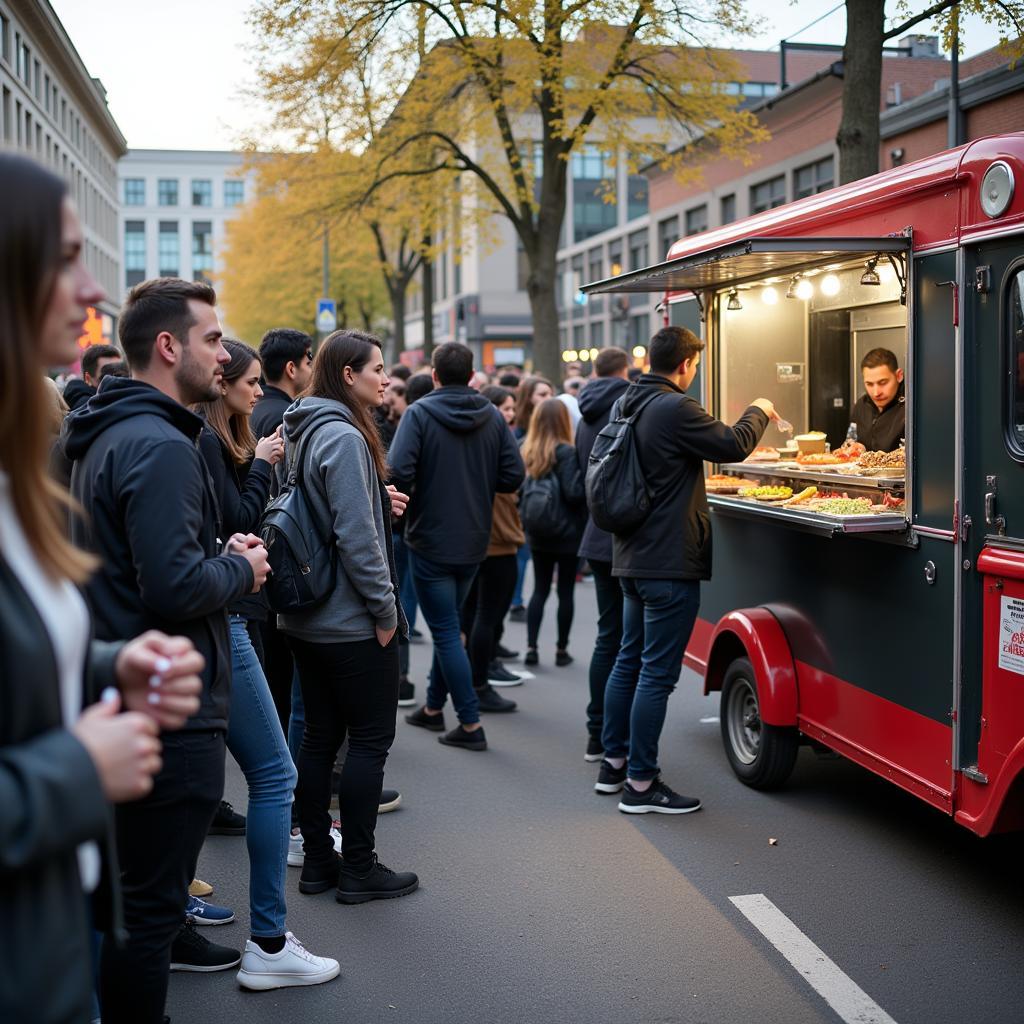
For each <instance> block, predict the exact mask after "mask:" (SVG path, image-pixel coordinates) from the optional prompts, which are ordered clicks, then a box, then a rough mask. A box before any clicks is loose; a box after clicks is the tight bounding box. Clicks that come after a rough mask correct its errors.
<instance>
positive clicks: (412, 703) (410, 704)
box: [398, 697, 416, 708]
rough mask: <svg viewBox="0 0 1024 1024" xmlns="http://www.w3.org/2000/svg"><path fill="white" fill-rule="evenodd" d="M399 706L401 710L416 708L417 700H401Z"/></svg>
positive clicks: (410, 698)
mask: <svg viewBox="0 0 1024 1024" xmlns="http://www.w3.org/2000/svg"><path fill="white" fill-rule="evenodd" d="M398 706H399V707H400V708H414V707H416V698H415V697H409V698H408V699H407V700H400V701H399V702H398Z"/></svg>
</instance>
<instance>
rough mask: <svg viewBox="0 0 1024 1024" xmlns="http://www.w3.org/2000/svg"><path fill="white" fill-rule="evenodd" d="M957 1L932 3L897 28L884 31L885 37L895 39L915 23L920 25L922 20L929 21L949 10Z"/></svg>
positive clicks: (944, 0) (949, 0)
mask: <svg viewBox="0 0 1024 1024" xmlns="http://www.w3.org/2000/svg"><path fill="white" fill-rule="evenodd" d="M955 3H956V0H940V2H939V3H937V4H932V5H931V7H929V8H928V9H927V10H926V11H922V12H921V13H920V14H915V15H914V16H913V17H912V18H908V19H907V20H906V21H905V22H903V24H902V25H897V26H896V28H892V29H889V31H888V32H883V33H882V38H883V39H894V38H895V37H896V36H900V35H903V33H904V32H906V31H907V29H910V28H913V27H914V26H915V25H919V24H920V23H921V22H922V21H927V20H928V19H929V18H934V17H935V16H936V15H937V14H941V13H942V12H943V11H945V10H948V9H949V8H950V7H952V6H953V5H954V4H955Z"/></svg>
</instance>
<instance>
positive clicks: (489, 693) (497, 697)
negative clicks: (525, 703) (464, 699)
mask: <svg viewBox="0 0 1024 1024" xmlns="http://www.w3.org/2000/svg"><path fill="white" fill-rule="evenodd" d="M476 699H477V700H478V701H479V702H480V710H481V711H491V712H497V711H515V709H516V702H515V701H514V700H509V699H508V698H507V697H502V696H501V694H500V693H498V692H497V691H496V690H495V689H494V687H493V686H483V687H481V688H480V689H479V690H477V691H476Z"/></svg>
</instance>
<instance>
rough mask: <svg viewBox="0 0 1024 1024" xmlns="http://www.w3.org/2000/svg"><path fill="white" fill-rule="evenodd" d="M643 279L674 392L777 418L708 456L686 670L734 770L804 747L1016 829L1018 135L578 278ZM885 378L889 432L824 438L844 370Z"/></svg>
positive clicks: (1020, 708) (1020, 377) (938, 803)
mask: <svg viewBox="0 0 1024 1024" xmlns="http://www.w3.org/2000/svg"><path fill="white" fill-rule="evenodd" d="M585 291H587V292H589V293H591V294H593V293H599V292H602V293H603V292H607V293H629V292H634V291H647V292H651V291H654V292H662V293H664V294H665V296H666V300H667V307H666V310H667V316H668V318H669V319H670V321H671V322H674V323H683V324H686V325H687V326H691V327H694V328H695V329H698V330H699V332H700V333H701V334H702V336H703V338H704V339H705V341H706V344H707V349H706V351H705V353H704V360H703V363H702V372H701V375H700V378H699V380H698V381H697V383H696V384H695V387H696V388H697V389H698V391H699V397H700V399H701V401H702V402H703V404H704V405H705V406H706V407H707V408H708V409H709V410H710V411H711V412H712V413H714V414H715V415H716V416H719V417H720V418H722V419H724V420H726V421H728V422H732V421H734V420H735V419H736V418H738V416H739V414H740V413H741V412H742V410H743V408H744V407H745V406H746V404H747V403H748V401H749V400H750V399H751V398H753V397H754V396H755V395H763V396H765V397H767V398H770V399H772V400H773V401H774V402H775V405H776V408H777V409H778V410H779V412H780V414H781V415H782V416H783V417H784V418H785V419H787V420H789V421H791V422H792V423H793V425H794V427H795V433H796V435H797V445H796V447H794V446H793V444H792V443H791V440H790V438H788V437H786V436H784V435H782V434H781V433H779V432H778V430H777V428H776V427H775V426H774V425H772V426H771V427H769V430H768V433H767V434H766V435H765V438H764V439H763V441H762V447H761V448H760V449H759V450H758V452H756V453H755V454H754V456H752V458H751V459H750V460H748V461H747V462H745V463H743V464H739V465H728V466H719V467H711V468H710V470H709V473H710V476H709V479H708V484H707V490H708V504H709V506H710V508H711V512H712V521H713V525H714V578H713V579H712V581H711V582H710V583H708V584H705V585H704V587H703V589H702V598H701V611H700V619H699V620H698V623H697V626H696V629H695V631H694V634H693V639H692V641H691V643H690V646H689V649H688V650H687V652H686V664H687V665H689V666H690V667H691V668H693V669H696V670H697V671H698V672H699V673H701V675H702V676H703V678H704V687H705V692H706V693H707V692H710V691H715V690H719V691H721V728H722V736H723V741H724V743H725V748H726V752H727V754H728V757H729V761H730V763H731V765H732V767H733V770H734V771H735V773H736V774H737V776H738V777H739V778H740V779H741V780H743V781H744V782H745V783H747V784H748V785H751V786H755V787H761V788H771V787H777V786H779V785H781V784H783V783H784V782H785V780H786V779H787V777H788V776H789V774H790V772H791V771H792V768H793V765H794V762H795V760H796V756H797V753H798V748H799V745H800V744H801V743H807V742H812V743H814V744H818V745H823V746H824V747H827V748H830V749H831V750H833V751H836V752H838V753H839V754H840V755H842V756H844V757H847V758H849V759H850V760H852V761H855V762H857V763H858V764H860V765H863V766H864V767H865V768H868V769H870V770H871V771H873V772H875V773H877V774H878V775H881V776H883V777H884V778H887V779H890V780H891V781H892V782H894V783H896V785H898V786H901V787H902V788H903V789H905V790H907V791H908V792H910V793H913V794H915V795H916V796H918V797H920V798H921V799H922V800H925V801H927V802H928V803H930V804H932V805H933V806H934V807H936V808H938V809H939V810H941V811H943V812H945V813H946V814H949V815H952V816H953V817H954V819H955V820H956V821H957V822H959V823H960V824H962V825H964V826H965V827H967V828H969V829H971V830H972V831H973V832H975V833H977V834H979V835H988V834H989V833H992V832H997V831H1007V830H1012V829H1019V828H1022V827H1024V133H1016V134H1009V135H1003V136H999V137H993V138H986V139H980V140H977V141H975V142H972V143H970V144H968V145H966V146H963V147H960V148H958V149H954V150H950V151H949V152H945V153H940V154H937V155H936V156H933V157H930V158H928V159H925V160H921V161H919V162H917V163H914V164H910V165H907V166H904V167H899V168H895V169H893V170H890V171H886V172H883V173H881V174H878V175H875V176H874V177H872V178H868V179H865V180H863V181H858V182H856V183H853V184H850V185H846V186H842V187H839V188H835V189H832V190H831V191H829V192H825V193H822V194H820V195H816V196H812V197H809V198H807V199H803V200H800V201H798V202H795V203H791V204H789V205H787V206H784V207H781V208H778V209H774V210H770V211H767V212H765V213H762V214H758V215H756V216H753V217H750V218H748V219H746V220H744V221H739V222H736V223H733V224H730V225H728V226H726V227H723V228H720V229H718V230H715V231H711V232H707V233H704V234H701V235H698V236H694V237H689V238H684V239H682V240H680V241H679V242H677V243H676V244H675V245H674V246H673V247H672V249H671V251H670V252H669V254H668V258H667V260H666V261H665V262H663V263H660V264H658V265H655V266H652V267H648V268H645V269H642V270H638V271H635V272H632V273H629V274H624V275H621V276H619V277H616V278H611V279H608V280H606V281H602V282H597V283H595V284H592V285H589V286H588V287H587V288H586V289H585ZM876 348H885V349H888V350H889V351H891V352H893V353H894V354H895V355H896V356H897V359H898V362H899V366H900V368H901V370H902V371H903V373H904V375H905V376H904V383H903V391H902V394H901V400H902V401H903V402H904V404H905V422H906V426H905V438H904V439H903V440H904V443H903V444H902V445H900V446H899V447H897V448H896V449H895V450H894V451H889V452H863V453H862V452H860V451H859V449H858V448H857V446H855V445H845V446H844V440H845V439H846V437H847V431H848V426H849V423H850V421H851V419H852V414H851V409H852V406H853V403H854V402H855V401H856V400H857V399H858V397H859V396H860V394H861V392H862V390H863V387H862V384H861V373H860V371H861V360H862V359H863V357H864V355H865V354H866V353H867V352H868V351H871V350H873V349H876Z"/></svg>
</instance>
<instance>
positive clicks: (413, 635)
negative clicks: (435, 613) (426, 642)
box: [409, 626, 423, 640]
mask: <svg viewBox="0 0 1024 1024" xmlns="http://www.w3.org/2000/svg"><path fill="white" fill-rule="evenodd" d="M409 639H410V640H422V639H423V634H422V633H421V632H420V631H419V630H418V629H417V628H416V627H415V626H412V627H410V629H409Z"/></svg>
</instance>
